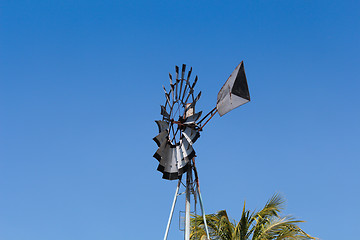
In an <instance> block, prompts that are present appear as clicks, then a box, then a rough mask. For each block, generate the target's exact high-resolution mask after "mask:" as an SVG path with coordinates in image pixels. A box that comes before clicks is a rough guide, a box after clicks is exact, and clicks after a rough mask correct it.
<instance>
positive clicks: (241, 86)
mask: <svg viewBox="0 0 360 240" xmlns="http://www.w3.org/2000/svg"><path fill="white" fill-rule="evenodd" d="M249 101H250V93H249V88H248V85H247V80H246V75H245V69H244V63H243V62H241V63H240V64H239V65H238V66H237V67H236V68H235V70H234V71H233V72H232V73H231V75H230V77H229V78H228V80H227V81H226V82H225V84H224V86H223V87H222V88H221V89H220V91H219V93H218V96H217V103H216V108H217V110H218V112H219V114H220V116H223V115H224V114H226V113H228V112H230V111H231V110H233V109H235V108H237V107H239V106H241V105H243V104H245V103H247V102H249Z"/></svg>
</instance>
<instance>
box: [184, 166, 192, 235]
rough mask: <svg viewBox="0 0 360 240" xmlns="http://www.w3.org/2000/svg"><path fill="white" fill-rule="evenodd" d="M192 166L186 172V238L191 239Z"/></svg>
mask: <svg viewBox="0 0 360 240" xmlns="http://www.w3.org/2000/svg"><path fill="white" fill-rule="evenodd" d="M191 175H192V168H191V167H189V169H188V170H187V173H186V200H185V234H184V237H185V238H184V239H185V240H190V194H191Z"/></svg>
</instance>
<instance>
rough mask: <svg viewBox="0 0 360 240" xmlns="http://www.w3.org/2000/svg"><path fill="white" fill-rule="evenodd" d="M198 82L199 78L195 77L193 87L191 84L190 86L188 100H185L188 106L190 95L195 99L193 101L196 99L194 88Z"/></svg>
mask: <svg viewBox="0 0 360 240" xmlns="http://www.w3.org/2000/svg"><path fill="white" fill-rule="evenodd" d="M197 80H198V76H196V77H195V80H194V82H193V84H192V86H190V84H189V93H188V95H187V97H186V100H185V103H184V104H186V102H187V100H188V99H189V97H190V95H192V97H193V99H194V87H195V85H196V82H197Z"/></svg>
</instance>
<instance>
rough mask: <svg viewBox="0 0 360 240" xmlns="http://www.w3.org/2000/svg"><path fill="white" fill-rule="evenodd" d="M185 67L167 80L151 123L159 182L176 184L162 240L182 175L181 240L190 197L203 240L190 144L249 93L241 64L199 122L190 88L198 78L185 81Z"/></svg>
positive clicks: (187, 220) (187, 230)
mask: <svg viewBox="0 0 360 240" xmlns="http://www.w3.org/2000/svg"><path fill="white" fill-rule="evenodd" d="M185 70H186V65H185V64H183V65H182V69H181V73H180V72H179V67H178V66H175V72H176V79H173V77H172V75H171V74H169V77H170V89H169V91H166V89H165V87H164V86H163V88H164V92H165V104H164V105H161V115H162V120H159V121H155V122H156V123H157V125H158V127H159V134H158V135H157V136H156V137H154V138H153V140H154V141H155V142H156V144H157V145H158V149H157V151H156V153H155V154H154V157H155V158H156V159H157V160H158V161H159V166H158V168H157V170H158V171H160V172H162V174H163V178H164V179H167V180H176V179H177V180H178V184H177V188H176V191H175V196H174V200H173V204H172V207H171V211H170V216H169V220H168V224H167V227H166V231H165V236H164V240H166V239H167V235H168V232H169V228H170V223H171V219H172V215H173V212H174V207H175V204H176V200H177V197H178V196H179V189H180V186H181V184H182V181H181V179H182V175H183V174H184V173H185V172H186V183H185V184H183V185H184V186H185V193H186V200H185V240H189V239H190V195H191V194H193V195H194V199H195V201H196V200H197V199H198V200H199V203H200V208H201V212H202V216H203V218H204V223H205V229H206V233H207V238H208V239H210V237H209V231H208V228H207V223H206V219H205V211H204V207H203V202H202V198H201V194H200V185H199V178H198V173H197V170H196V166H195V156H196V154H195V150H194V148H193V144H194V143H195V142H196V140H197V139H198V138H199V137H200V131H202V130H203V128H204V127H205V125H206V124H207V123H208V122H209V120H210V119H211V118H212V117H213V116H214V115H215V114H216V113H217V112H218V113H219V115H220V116H223V115H224V114H226V113H227V112H229V111H231V110H233V109H234V108H237V107H239V106H240V105H243V104H245V103H247V102H249V101H250V94H249V89H248V85H247V81H246V75H245V70H244V64H243V62H241V63H240V64H239V65H238V66H237V67H236V68H235V70H234V71H233V72H232V74H231V75H230V77H229V78H228V79H227V81H226V82H225V84H224V86H223V87H222V88H221V89H220V91H219V93H218V96H217V103H216V107H214V109H212V110H211V111H210V112H209V113H207V114H206V115H205V116H204V117H203V118H201V114H202V111H199V112H195V105H196V103H197V101H198V100H199V99H200V96H201V91H200V92H199V93H198V94H195V91H194V88H195V85H196V82H197V80H198V77H197V76H196V77H195V80H194V81H193V82H192V83H191V82H190V76H191V71H192V68H190V70H189V71H188V74H187V77H186V78H185Z"/></svg>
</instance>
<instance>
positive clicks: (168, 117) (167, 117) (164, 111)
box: [160, 105, 170, 119]
mask: <svg viewBox="0 0 360 240" xmlns="http://www.w3.org/2000/svg"><path fill="white" fill-rule="evenodd" d="M160 106H161V112H160V114H161V115H163V116H164V118H165V119H170V114H169V113H168V112H167V111H166V109H165V107H164V106H163V105H160Z"/></svg>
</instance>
